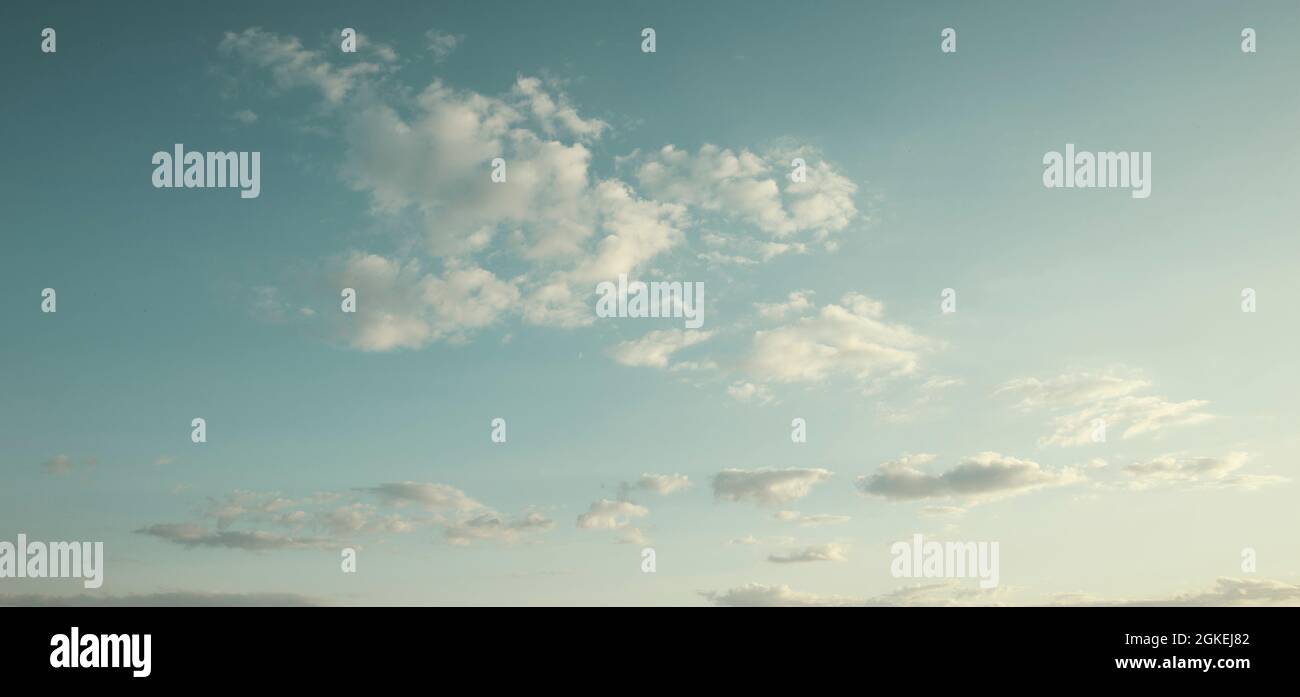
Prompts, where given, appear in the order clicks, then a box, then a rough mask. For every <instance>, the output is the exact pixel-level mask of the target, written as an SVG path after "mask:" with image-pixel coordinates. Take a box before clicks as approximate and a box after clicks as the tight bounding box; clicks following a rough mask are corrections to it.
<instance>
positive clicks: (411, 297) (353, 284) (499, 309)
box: [339, 253, 519, 351]
mask: <svg viewBox="0 0 1300 697" xmlns="http://www.w3.org/2000/svg"><path fill="white" fill-rule="evenodd" d="M339 282H340V283H341V284H342V286H343V287H345V288H353V289H355V290H356V292H357V310H356V312H355V313H354V314H353V315H352V319H354V320H355V327H353V328H352V333H351V339H350V341H351V343H352V345H353V346H354V347H356V348H359V349H362V350H364V351H388V350H392V349H397V348H419V347H421V346H424V345H426V344H428V343H430V342H434V341H440V340H453V341H454V340H462V339H464V338H466V337H467V336H469V335H470V334H472V332H474V331H476V330H479V329H483V328H485V327H488V326H490V325H491V324H493V323H495V322H496V321H497V320H498V319H500V318H501V316H502V315H503V313H505V312H507V311H508V310H509V309H510V308H511V307H512V306H514V304H515V303H516V302H517V301H518V299H519V290H518V289H517V288H516V287H515V286H513V285H512V284H510V283H509V282H506V281H502V280H500V279H498V278H497V277H496V276H494V275H493V274H492V273H491V272H489V271H487V270H485V269H481V268H478V267H461V266H455V265H453V266H450V267H449V268H448V269H446V270H445V271H444V272H443V273H442V274H441V275H434V274H430V273H425V272H424V271H423V270H422V269H421V268H420V265H419V264H418V263H417V262H414V261H408V262H405V263H402V262H399V261H397V260H395V259H389V258H386V257H382V256H379V255H376V254H359V253H358V254H353V255H352V257H351V258H349V259H348V260H347V262H346V264H345V266H344V269H343V271H342V273H341V278H340V281H339Z"/></svg>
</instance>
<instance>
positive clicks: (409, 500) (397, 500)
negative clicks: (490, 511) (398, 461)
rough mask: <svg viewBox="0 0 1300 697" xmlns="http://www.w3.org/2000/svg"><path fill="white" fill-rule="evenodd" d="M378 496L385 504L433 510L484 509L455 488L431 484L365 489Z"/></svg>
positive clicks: (381, 486) (409, 483) (386, 485)
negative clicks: (410, 505)
mask: <svg viewBox="0 0 1300 697" xmlns="http://www.w3.org/2000/svg"><path fill="white" fill-rule="evenodd" d="M365 491H369V492H372V493H374V494H377V495H378V496H379V497H380V498H381V499H383V501H384V502H385V503H388V504H391V505H395V506H404V505H407V504H415V505H419V506H423V507H425V508H431V509H450V510H455V511H472V510H475V509H479V508H482V507H483V504H481V503H479V502H478V501H475V500H474V499H472V498H470V497H469V496H467V495H466V494H465V492H463V491H461V490H460V489H457V488H456V487H454V486H448V485H446V484H434V483H430V482H409V481H407V482H392V483H388V484H380V485H379V486H377V487H372V488H370V489H365Z"/></svg>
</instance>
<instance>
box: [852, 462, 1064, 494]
mask: <svg viewBox="0 0 1300 697" xmlns="http://www.w3.org/2000/svg"><path fill="white" fill-rule="evenodd" d="M935 459H936V458H935V456H934V455H928V454H918V455H904V456H903V457H901V458H899V459H897V460H891V461H889V462H885V463H882V464H881V465H880V468H879V471H877V472H876V473H875V474H871V475H863V476H860V477H858V478H857V486H858V488H859V489H860V490H861V491H862V492H863V493H865V494H870V495H873V496H879V497H882V498H885V499H888V500H891V501H911V500H920V499H934V498H958V499H963V500H965V501H968V502H971V503H975V502H979V501H987V500H991V499H995V498H1001V497H1006V496H1014V495H1017V494H1022V493H1025V492H1028V491H1032V490H1034V489H1040V488H1044V487H1053V486H1063V485H1067V484H1073V483H1076V482H1079V481H1082V479H1083V477H1082V475H1081V474H1079V472H1078V471H1077V470H1074V469H1060V470H1049V469H1045V468H1043V467H1042V466H1041V465H1039V464H1038V463H1037V462H1034V461H1032V460H1022V459H1018V458H1014V457H1010V456H1006V455H1001V454H999V453H994V452H984V453H979V454H977V455H972V456H970V457H967V458H965V459H963V460H962V461H961V462H960V463H959V464H958V465H957V466H956V467H954V468H952V469H950V470H947V471H945V472H942V473H940V474H930V473H927V472H925V471H924V470H922V469H921V467H922V466H925V465H928V464H930V463H932V462H934V461H935Z"/></svg>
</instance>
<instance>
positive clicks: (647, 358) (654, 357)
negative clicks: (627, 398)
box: [610, 329, 713, 369]
mask: <svg viewBox="0 0 1300 697" xmlns="http://www.w3.org/2000/svg"><path fill="white" fill-rule="evenodd" d="M712 336H713V332H706V331H699V330H689V331H688V330H684V329H659V330H656V331H652V332H650V333H648V334H646V335H645V336H643V337H641V338H640V339H635V340H632V341H624V342H622V343H620V344H618V345H617V346H615V347H614V348H613V349H611V350H610V356H611V357H612V358H613V359H614V360H615V361H616V362H618V363H620V364H622V365H626V366H645V367H650V368H660V369H666V368H668V367H669V362H670V361H671V359H672V357H673V354H675V353H677V352H678V351H680V350H682V349H684V348H686V347H688V346H694V345H695V344H698V343H701V342H703V341H708V340H709V338H710V337H712Z"/></svg>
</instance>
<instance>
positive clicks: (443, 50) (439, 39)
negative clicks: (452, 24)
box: [424, 29, 465, 61]
mask: <svg viewBox="0 0 1300 697" xmlns="http://www.w3.org/2000/svg"><path fill="white" fill-rule="evenodd" d="M424 39H425V42H426V43H427V45H428V47H429V53H432V54H433V57H434V59H435V60H438V61H443V60H446V59H447V57H448V56H450V55H451V54H452V52H453V51H455V50H456V47H457V46H460V44H461V42H463V41H464V40H465V37H464V36H463V35H461V34H448V33H447V32H444V31H439V30H437V29H430V30H429V31H426V32H424Z"/></svg>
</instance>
